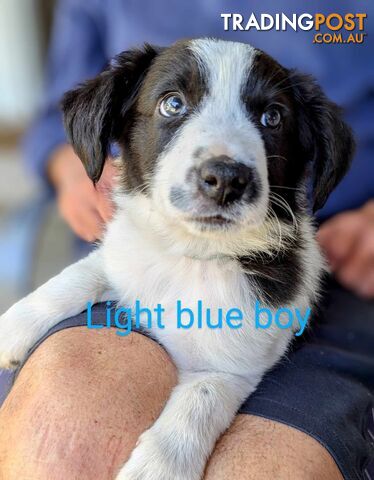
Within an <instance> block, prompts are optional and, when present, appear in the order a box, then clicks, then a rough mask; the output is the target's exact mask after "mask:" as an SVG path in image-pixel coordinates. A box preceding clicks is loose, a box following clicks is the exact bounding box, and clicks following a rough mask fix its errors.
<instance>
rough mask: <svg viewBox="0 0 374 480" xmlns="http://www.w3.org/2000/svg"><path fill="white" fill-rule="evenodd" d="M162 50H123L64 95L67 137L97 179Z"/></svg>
mask: <svg viewBox="0 0 374 480" xmlns="http://www.w3.org/2000/svg"><path fill="white" fill-rule="evenodd" d="M160 51H161V49H160V48H158V47H153V46H151V45H148V44H145V45H144V47H143V48H142V49H133V50H129V51H126V52H123V53H121V54H119V55H118V56H117V57H115V59H114V61H113V62H112V63H111V65H110V66H109V67H108V68H107V69H106V70H105V71H104V72H102V73H101V74H100V75H98V76H97V77H95V78H93V79H92V80H88V81H87V82H85V83H83V84H81V85H79V86H78V87H77V88H75V89H74V90H70V91H69V92H67V93H66V94H65V95H64V97H63V99H62V103H61V105H62V110H63V115H64V125H65V130H66V133H67V137H68V140H69V141H70V143H71V144H72V146H73V148H74V150H75V152H76V154H77V155H78V156H79V158H80V159H81V160H82V162H83V165H84V167H85V168H86V171H87V174H88V176H89V177H90V178H91V180H92V181H93V182H94V183H96V182H97V181H98V180H99V178H100V176H101V174H102V171H103V168H104V163H105V159H106V157H107V155H108V150H109V147H110V142H111V141H115V140H117V139H118V136H119V135H120V132H119V131H118V130H119V127H120V125H122V124H123V118H124V116H125V115H126V113H127V112H128V111H129V109H130V108H131V106H132V105H133V104H134V101H135V99H136V95H137V93H138V90H139V87H140V85H141V83H142V81H143V79H144V77H145V75H146V73H147V70H148V68H149V66H150V65H151V63H152V61H153V59H154V58H155V57H156V56H157V55H158V54H159V53H160Z"/></svg>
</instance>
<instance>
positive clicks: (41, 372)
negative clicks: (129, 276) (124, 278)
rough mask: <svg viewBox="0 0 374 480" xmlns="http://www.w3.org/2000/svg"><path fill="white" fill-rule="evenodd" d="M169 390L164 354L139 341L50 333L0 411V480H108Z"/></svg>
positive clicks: (170, 372) (171, 372)
mask: <svg viewBox="0 0 374 480" xmlns="http://www.w3.org/2000/svg"><path fill="white" fill-rule="evenodd" d="M175 383H176V370H175V368H174V366H173V365H172V363H171V361H170V360H169V358H168V356H167V355H166V353H165V352H164V350H162V348H161V347H159V346H158V345H157V344H156V343H155V342H152V341H151V340H149V339H147V338H146V337H144V336H142V335H139V334H132V335H130V336H128V337H126V338H123V337H119V336H117V335H115V332H114V331H113V330H109V331H105V332H104V331H103V332H99V333H98V332H88V331H87V329H85V328H74V329H70V330H65V331H62V332H59V333H58V334H55V335H54V336H52V337H50V338H49V339H48V340H47V341H46V342H44V344H42V345H41V346H40V347H39V348H38V349H37V351H36V352H35V353H34V354H33V355H32V356H31V358H30V359H29V361H28V362H27V363H26V365H25V366H24V368H23V369H22V371H21V372H20V375H19V377H18V379H17V381H16V383H15V385H14V387H13V389H12V391H11V393H10V395H9V397H8V398H7V400H6V401H5V403H4V405H3V407H2V408H1V410H0V478H6V479H7V480H13V479H19V478H25V479H26V478H27V479H30V480H34V479H35V480H36V479H38V480H43V479H44V478H48V480H60V479H62V478H69V479H71V480H74V479H79V480H86V479H87V480H88V479H93V478H95V479H96V478H100V479H102V480H105V479H106V478H108V479H111V478H113V475H114V473H115V472H116V471H117V470H118V468H119V467H120V466H121V464H122V463H123V461H125V460H126V458H127V457H128V456H129V454H130V453H131V451H132V449H133V448H134V445H135V443H136V440H137V438H138V436H139V434H140V433H141V432H142V431H144V430H145V429H146V428H148V427H149V426H150V425H151V424H152V423H153V422H154V420H155V419H156V418H157V417H158V416H159V414H160V412H161V410H162V408H163V405H164V403H165V402H166V400H167V399H168V397H169V395H170V391H171V389H172V387H173V386H174V385H175Z"/></svg>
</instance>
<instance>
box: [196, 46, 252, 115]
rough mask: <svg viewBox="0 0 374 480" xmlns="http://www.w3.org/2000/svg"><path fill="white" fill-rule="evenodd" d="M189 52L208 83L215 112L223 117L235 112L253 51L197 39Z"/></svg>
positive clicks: (247, 47)
mask: <svg viewBox="0 0 374 480" xmlns="http://www.w3.org/2000/svg"><path fill="white" fill-rule="evenodd" d="M190 50H191V51H192V53H193V54H194V56H195V58H196V60H197V62H198V65H199V68H200V70H201V71H202V73H203V74H204V76H205V77H206V78H207V80H208V89H209V96H210V97H212V98H214V102H215V104H216V108H217V107H218V108H221V109H222V112H226V113H227V109H229V111H232V110H233V108H235V107H236V108H237V106H238V101H239V102H240V104H241V103H242V102H241V101H240V99H241V94H242V90H243V87H244V85H245V83H246V82H247V79H248V75H249V72H250V70H251V66H252V64H253V60H254V57H255V55H256V49H255V48H253V47H251V46H250V45H246V44H244V43H237V42H227V41H222V40H215V39H200V40H192V41H191V43H190ZM216 102H217V103H216Z"/></svg>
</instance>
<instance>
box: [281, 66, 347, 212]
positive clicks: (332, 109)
mask: <svg viewBox="0 0 374 480" xmlns="http://www.w3.org/2000/svg"><path fill="white" fill-rule="evenodd" d="M290 81H291V84H292V86H293V91H294V96H295V100H296V103H297V106H298V111H299V115H298V118H297V128H298V130H299V138H300V141H301V144H302V145H303V146H304V147H306V152H305V153H306V155H307V156H308V157H309V159H310V160H311V161H312V171H313V211H314V212H315V211H316V210H319V209H320V208H322V207H323V205H324V204H325V202H326V200H327V198H328V196H329V195H330V193H331V192H332V191H333V190H334V188H335V187H336V186H337V185H338V183H339V182H340V181H341V180H342V178H343V177H344V175H345V174H346V173H347V171H348V169H349V166H350V164H351V160H352V157H353V154H354V150H355V142H354V138H353V133H352V130H351V129H350V127H349V126H348V125H347V124H346V123H345V122H344V121H343V118H342V111H341V109H340V108H339V107H338V106H337V105H336V104H335V103H333V102H331V101H330V100H329V99H328V98H327V97H326V96H325V94H324V93H323V91H322V89H321V88H320V87H319V86H318V85H317V83H316V82H315V80H314V79H313V78H312V77H310V76H308V75H302V74H299V73H297V72H294V71H292V72H290Z"/></svg>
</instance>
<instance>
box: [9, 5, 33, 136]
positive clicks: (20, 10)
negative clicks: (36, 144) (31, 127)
mask: <svg viewBox="0 0 374 480" xmlns="http://www.w3.org/2000/svg"><path fill="white" fill-rule="evenodd" d="M39 32H40V29H39V25H38V15H37V7H36V1H35V0H0V125H1V126H4V125H5V126H6V127H19V126H21V127H22V126H23V125H24V124H25V123H27V122H28V121H29V120H30V118H31V117H32V114H33V113H34V112H35V108H36V106H37V105H38V103H39V99H40V94H41V87H42V56H41V42H40V33H39Z"/></svg>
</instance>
